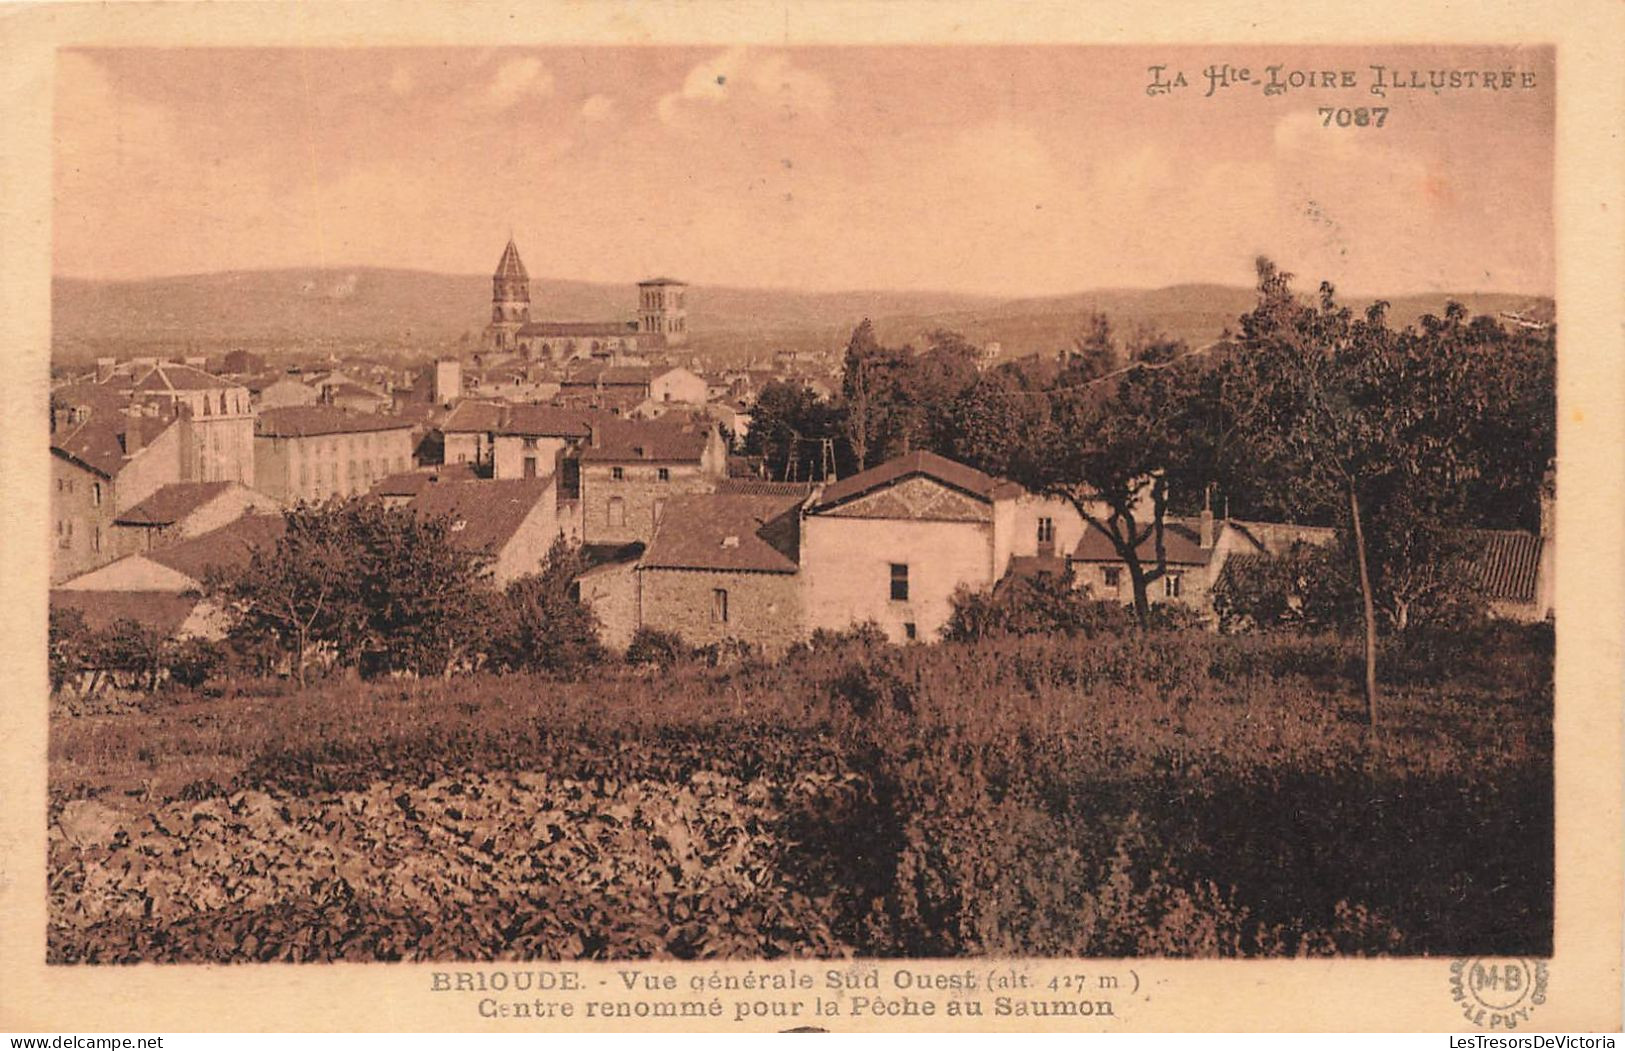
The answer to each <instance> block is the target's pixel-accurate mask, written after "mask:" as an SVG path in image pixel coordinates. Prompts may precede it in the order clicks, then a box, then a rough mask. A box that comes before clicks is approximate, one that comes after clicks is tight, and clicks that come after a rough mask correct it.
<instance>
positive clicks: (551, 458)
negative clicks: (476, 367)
mask: <svg viewBox="0 0 1625 1051" xmlns="http://www.w3.org/2000/svg"><path fill="white" fill-rule="evenodd" d="M612 419H613V417H612V416H611V415H610V414H608V413H602V412H597V411H594V410H592V409H575V408H567V407H560V406H557V405H509V404H506V403H502V402H488V401H483V402H482V401H465V402H463V403H462V404H460V405H458V406H457V408H455V409H453V410H452V412H451V415H449V416H448V417H446V419H445V421H444V422H442V423H441V425H440V431H441V433H442V434H443V435H444V437H445V443H444V447H445V452H444V454H443V458H444V460H445V463H446V464H447V465H448V466H449V465H455V464H468V465H470V466H472V467H473V468H474V469H475V470H477V471H480V472H482V473H484V474H486V475H488V476H489V477H492V478H541V477H546V476H548V475H552V474H559V475H560V476H561V478H562V484H561V488H560V492H561V494H562V495H563V496H565V498H569V499H573V498H574V496H575V493H576V491H577V490H578V488H579V474H578V471H577V466H578V465H577V463H576V462H575V460H574V458H573V457H568V456H566V453H567V452H568V451H570V450H574V449H576V448H578V447H580V446H581V445H583V444H585V443H586V441H587V439H588V437H589V436H590V434H591V431H592V428H593V426H594V425H595V424H602V423H604V422H606V421H609V420H612Z"/></svg>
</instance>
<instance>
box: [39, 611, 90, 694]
mask: <svg viewBox="0 0 1625 1051" xmlns="http://www.w3.org/2000/svg"><path fill="white" fill-rule="evenodd" d="M46 638H47V642H46V646H47V650H48V653H49V666H50V675H51V689H52V690H60V689H62V687H64V686H66V685H67V684H68V682H69V681H71V680H72V679H74V678H75V677H76V676H78V674H79V673H80V672H81V671H83V670H84V665H85V648H86V645H87V643H88V640H89V638H90V629H89V628H88V627H86V626H85V615H84V613H83V612H81V611H80V610H78V609H75V608H74V607H72V606H59V605H57V604H56V603H54V602H53V603H52V604H51V608H50V620H49V626H48V628H47V632H46Z"/></svg>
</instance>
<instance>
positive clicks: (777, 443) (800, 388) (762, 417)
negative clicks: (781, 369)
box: [744, 380, 843, 480]
mask: <svg viewBox="0 0 1625 1051" xmlns="http://www.w3.org/2000/svg"><path fill="white" fill-rule="evenodd" d="M842 430H843V428H842V421H841V414H840V412H839V410H837V409H836V408H835V407H834V406H832V405H831V404H830V403H829V402H827V401H826V400H824V399H823V398H821V397H819V396H818V394H817V393H816V392H815V391H813V390H812V389H811V388H809V387H808V386H807V385H806V384H804V383H799V382H797V381H795V380H774V381H773V382H771V383H769V384H767V385H766V386H765V387H763V388H762V390H761V393H760V394H758V395H757V397H756V403H755V405H754V406H752V408H751V426H750V430H749V431H748V432H746V434H745V446H744V448H745V452H746V453H747V454H748V455H754V456H760V457H762V460H763V462H764V463H765V464H766V465H767V468H768V471H769V472H770V474H772V475H776V476H777V477H779V478H781V479H784V478H789V477H790V476H792V475H793V476H794V477H795V478H797V479H801V480H807V479H813V478H819V477H821V474H820V472H821V471H822V469H823V460H822V456H821V449H820V443H819V439H831V440H833V439H836V438H839V437H841V436H842Z"/></svg>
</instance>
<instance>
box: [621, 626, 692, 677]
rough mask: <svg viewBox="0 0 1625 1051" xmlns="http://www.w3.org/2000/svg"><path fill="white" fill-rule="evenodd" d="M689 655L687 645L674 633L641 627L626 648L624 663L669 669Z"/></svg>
mask: <svg viewBox="0 0 1625 1051" xmlns="http://www.w3.org/2000/svg"><path fill="white" fill-rule="evenodd" d="M688 655H689V647H688V644H687V643H685V642H684V641H683V637H682V636H681V635H679V634H677V633H676V632H675V631H661V630H660V629H658V628H651V627H647V626H645V627H641V628H639V629H638V630H637V631H636V632H635V633H634V634H633V635H632V641H631V643H629V644H628V645H627V647H626V663H628V664H653V665H655V666H657V667H661V668H669V667H671V666H672V665H673V664H676V663H677V662H678V661H680V660H683V659H684V658H686V657H687V656H688Z"/></svg>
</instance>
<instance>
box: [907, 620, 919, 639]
mask: <svg viewBox="0 0 1625 1051" xmlns="http://www.w3.org/2000/svg"><path fill="white" fill-rule="evenodd" d="M919 637H920V632H919V629H918V628H916V627H915V626H914V622H913V621H912V620H906V621H904V622H903V638H905V639H907V640H908V641H910V642H913V641H914V640H915V639H918V638H919Z"/></svg>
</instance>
